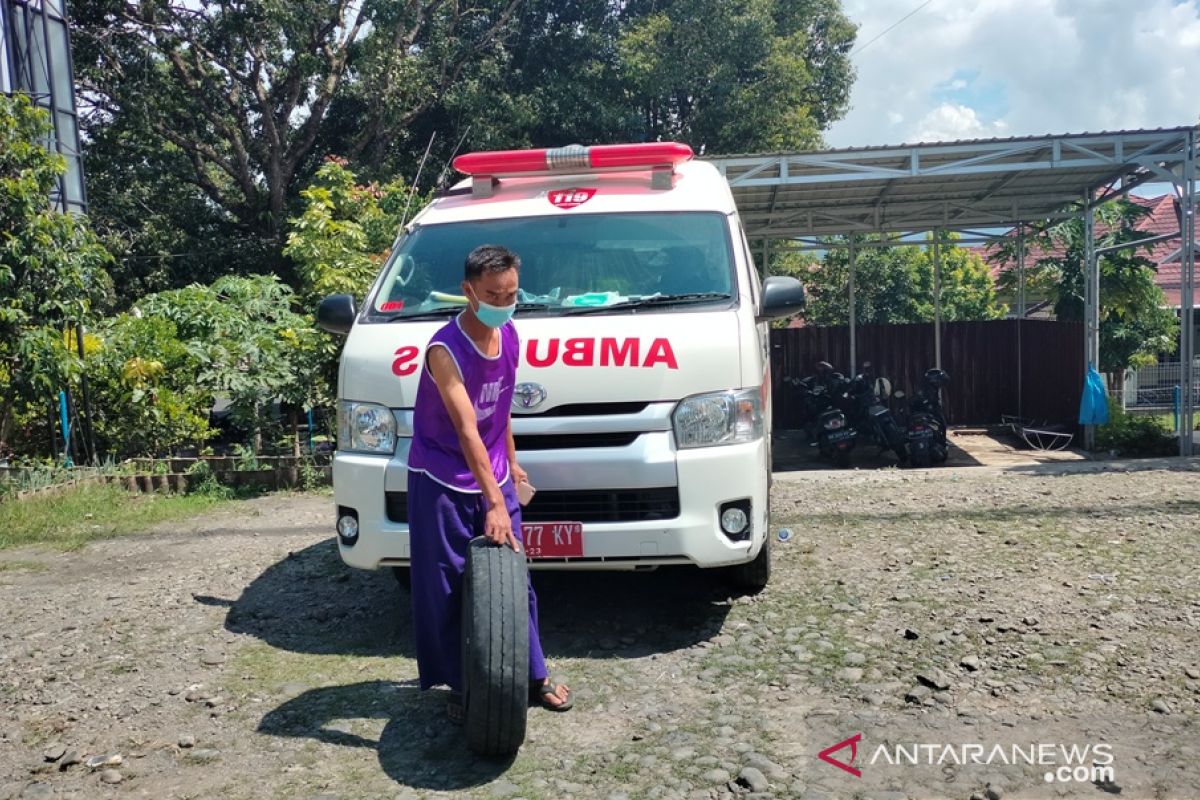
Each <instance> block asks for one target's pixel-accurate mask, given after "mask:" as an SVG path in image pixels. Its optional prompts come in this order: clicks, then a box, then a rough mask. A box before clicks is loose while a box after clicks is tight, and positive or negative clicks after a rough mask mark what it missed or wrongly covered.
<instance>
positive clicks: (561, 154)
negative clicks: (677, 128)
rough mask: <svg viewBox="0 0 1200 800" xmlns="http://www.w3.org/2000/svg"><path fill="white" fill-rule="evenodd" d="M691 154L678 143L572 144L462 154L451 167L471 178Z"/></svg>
mask: <svg viewBox="0 0 1200 800" xmlns="http://www.w3.org/2000/svg"><path fill="white" fill-rule="evenodd" d="M691 157H692V148H690V147H688V146H687V145H686V144H680V143H678V142H646V143H645V144H599V145H593V146H592V147H583V146H582V145H578V144H572V145H568V146H566V147H553V148H549V149H547V148H542V149H538V150H493V151H489V152H483V153H464V154H463V155H461V156H458V157H457V158H455V159H454V168H455V169H456V170H458V171H459V172H461V173H463V174H464V175H470V176H472V177H484V176H487V177H493V178H495V177H504V176H512V175H531V174H539V173H556V172H579V171H587V170H593V169H621V168H629V167H668V168H671V167H674V166H675V165H676V164H681V163H683V162H684V161H688V160H690V159H691Z"/></svg>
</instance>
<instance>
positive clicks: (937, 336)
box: [933, 228, 942, 369]
mask: <svg viewBox="0 0 1200 800" xmlns="http://www.w3.org/2000/svg"><path fill="white" fill-rule="evenodd" d="M933 365H934V366H935V367H937V368H938V369H941V368H942V229H941V228H938V229H936V230H934V232H933Z"/></svg>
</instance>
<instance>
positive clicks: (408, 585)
mask: <svg viewBox="0 0 1200 800" xmlns="http://www.w3.org/2000/svg"><path fill="white" fill-rule="evenodd" d="M392 577H393V578H395V579H396V584H397V585H398V586H399V587H400V588H401V589H403V590H404V591H406V592H411V591H412V570H410V569H409V568H408V567H392Z"/></svg>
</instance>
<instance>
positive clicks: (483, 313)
mask: <svg viewBox="0 0 1200 800" xmlns="http://www.w3.org/2000/svg"><path fill="white" fill-rule="evenodd" d="M471 294H475V290H474V289H472V290H471ZM475 302H476V303H478V304H479V308H475V309H472V310H473V311H474V312H475V317H476V318H477V319H478V320H479V321H480V322H482V323H483V324H484V325H486V326H488V327H489V328H499V327H500V326H501V325H503V324H504V323H506V322H508V321H509V320H510V319H512V315H513V312H514V311H516V310H517V304H516V303H513V304H512V305H511V306H493V305H489V304H488V303H485V302H483V301H482V300H480V299H479V298H478V297H476V298H475Z"/></svg>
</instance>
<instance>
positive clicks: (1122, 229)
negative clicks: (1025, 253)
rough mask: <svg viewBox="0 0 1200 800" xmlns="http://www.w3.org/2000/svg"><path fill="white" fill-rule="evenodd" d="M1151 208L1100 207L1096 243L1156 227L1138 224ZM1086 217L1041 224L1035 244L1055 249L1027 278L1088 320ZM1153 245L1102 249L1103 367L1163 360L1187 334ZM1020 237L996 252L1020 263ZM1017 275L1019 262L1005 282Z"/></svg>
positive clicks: (1066, 314)
mask: <svg viewBox="0 0 1200 800" xmlns="http://www.w3.org/2000/svg"><path fill="white" fill-rule="evenodd" d="M1146 213H1147V209H1145V208H1143V207H1141V206H1139V205H1137V204H1135V203H1131V202H1129V201H1127V200H1113V201H1110V202H1108V203H1105V204H1103V205H1101V206H1099V207H1097V208H1096V210H1095V219H1096V226H1095V227H1096V233H1097V235H1096V247H1098V248H1099V247H1107V246H1109V245H1114V244H1126V243H1131V242H1136V241H1138V240H1139V239H1144V238H1147V237H1148V236H1149V235H1150V234H1147V233H1143V232H1141V231H1138V230H1136V229H1135V228H1134V224H1135V223H1136V222H1137V220H1138V219H1139V218H1140V217H1142V216H1143V215H1145V214H1146ZM1083 228H1084V224H1083V219H1082V218H1081V217H1079V216H1075V217H1072V218H1070V219H1068V220H1065V221H1063V222H1060V223H1058V224H1056V225H1053V226H1050V227H1048V228H1045V229H1044V230H1041V231H1037V232H1035V233H1034V234H1033V235H1032V236H1030V237H1028V238H1027V241H1028V242H1029V246H1031V247H1038V248H1040V249H1041V250H1043V251H1044V252H1046V253H1048V254H1049V255H1047V256H1044V257H1042V258H1039V259H1038V260H1037V262H1036V263H1034V264H1033V265H1032V266H1030V267H1026V270H1025V273H1026V274H1025V281H1026V285H1027V286H1029V287H1030V289H1032V290H1033V291H1035V292H1043V293H1045V295H1046V296H1047V297H1049V298H1051V299H1052V300H1053V302H1054V314H1055V316H1056V317H1057V318H1058V319H1063V320H1076V321H1081V320H1083V316H1084V299H1083V294H1084V270H1085V264H1084V255H1085V245H1086V241H1085V237H1084V231H1083ZM1150 248H1151V246H1150V245H1144V246H1140V247H1138V246H1133V247H1128V248H1125V249H1122V250H1117V251H1113V252H1110V253H1106V254H1104V255H1102V256H1101V257H1100V259H1099V267H1100V364H1099V367H1098V368H1099V369H1100V370H1101V371H1103V372H1110V373H1113V372H1118V373H1119V372H1122V371H1123V370H1126V369H1136V368H1138V367H1144V366H1149V365H1151V364H1154V363H1157V361H1158V356H1159V355H1160V354H1166V353H1173V352H1174V351H1175V347H1176V344H1177V342H1178V336H1179V323H1178V320H1177V319H1176V317H1175V314H1174V313H1173V312H1172V311H1171V310H1170V309H1167V308H1164V306H1165V305H1166V297H1165V296H1164V295H1163V292H1162V290H1161V289H1160V288H1158V286H1157V285H1156V284H1155V282H1154V264H1153V262H1151V261H1150V260H1149V259H1148V258H1146V255H1145V254H1146V253H1147V252H1149V250H1150ZM1015 251H1016V242H1015V241H1013V242H1008V243H1006V244H1005V245H1004V247H1002V248H1000V249H998V250H997V253H996V255H995V256H994V259H995V260H996V261H998V262H1000V263H1009V264H1011V263H1015V261H1016V255H1015ZM1016 280H1017V275H1016V270H1015V269H1007V270H1005V271H1004V272H1003V273H1002V275H1001V282H1002V285H1004V286H1005V287H1006V288H1009V289H1010V290H1011V289H1012V288H1013V287H1014V286H1015V284H1016Z"/></svg>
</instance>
